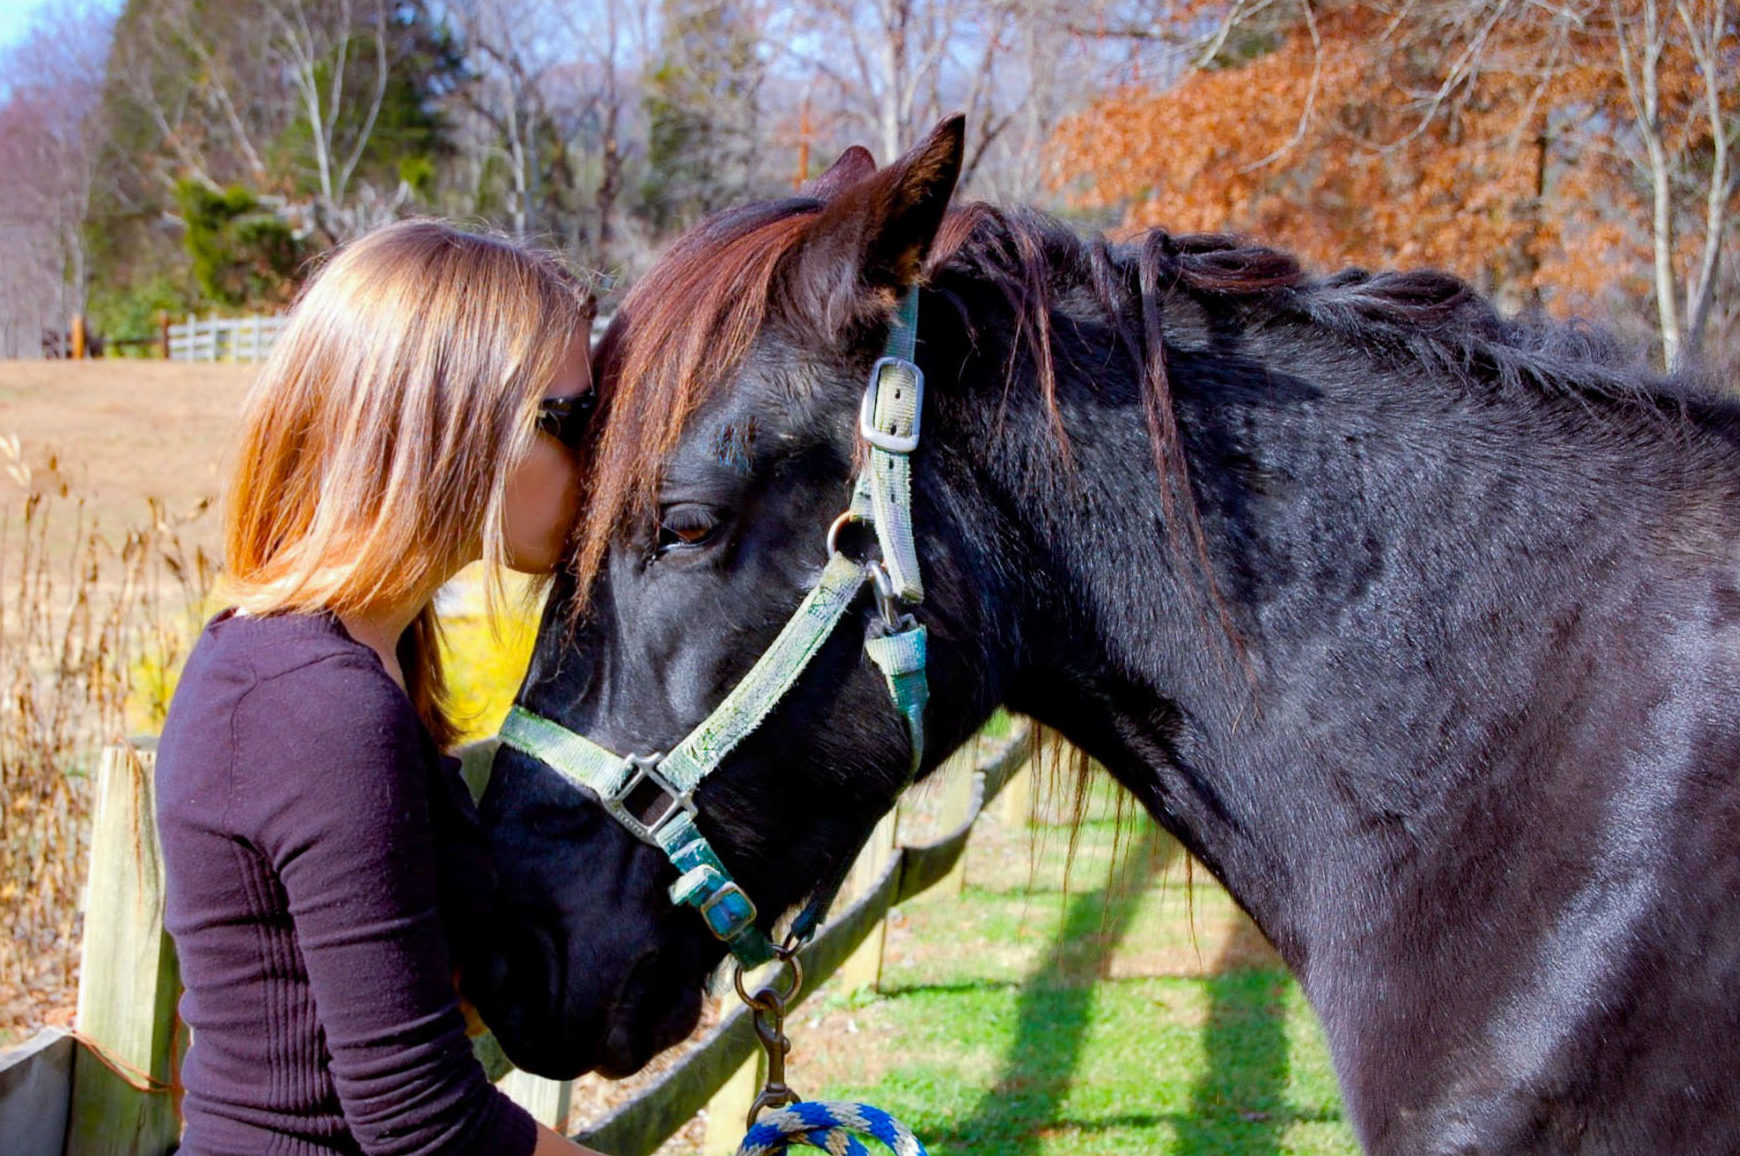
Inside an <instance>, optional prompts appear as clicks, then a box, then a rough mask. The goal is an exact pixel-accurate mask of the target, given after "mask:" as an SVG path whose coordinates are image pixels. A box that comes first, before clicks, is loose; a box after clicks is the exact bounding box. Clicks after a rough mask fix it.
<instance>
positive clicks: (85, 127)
mask: <svg viewBox="0 0 1740 1156" xmlns="http://www.w3.org/2000/svg"><path fill="white" fill-rule="evenodd" d="M112 28H113V20H112V18H109V17H106V16H104V15H102V14H100V13H98V12H96V11H94V10H92V9H88V8H87V9H80V10H76V11H73V12H58V13H56V14H55V15H54V16H53V17H52V18H51V19H46V20H43V21H41V22H39V23H38V24H37V25H36V26H35V27H34V28H33V29H32V30H31V32H30V33H29V34H28V35H27V36H26V37H25V39H24V40H23V41H22V42H21V43H20V44H18V45H17V46H16V47H14V48H13V49H12V50H11V51H10V52H9V53H8V54H7V56H6V58H5V59H4V60H3V61H0V72H4V74H5V75H6V76H7V77H8V80H9V84H8V89H7V93H6V98H5V101H4V103H3V104H0V356H10V357H18V356H24V355H34V354H35V353H36V352H37V351H38V349H39V348H40V346H39V345H38V338H39V336H40V331H41V330H42V329H43V328H45V327H55V328H59V327H62V326H64V325H65V324H66V322H67V319H68V318H69V317H70V315H71V314H73V313H82V312H84V309H85V291H86V285H87V278H88V272H87V268H88V260H87V254H86V249H85V239H84V234H83V228H82V226H83V224H84V218H85V213H86V210H87V208H88V206H89V203H90V195H91V184H92V180H93V176H94V171H95V158H96V149H95V147H94V141H93V113H94V112H95V110H96V107H97V102H98V100H99V98H100V96H101V93H102V76H103V59H104V56H105V55H106V53H107V51H108V44H109V36H110V33H111V31H112Z"/></svg>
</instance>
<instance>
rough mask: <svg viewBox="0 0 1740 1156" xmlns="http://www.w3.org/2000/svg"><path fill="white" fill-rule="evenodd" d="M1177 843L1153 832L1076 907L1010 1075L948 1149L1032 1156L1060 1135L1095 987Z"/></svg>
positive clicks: (1021, 1017) (1036, 975) (1022, 1022)
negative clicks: (1047, 1138)
mask: <svg viewBox="0 0 1740 1156" xmlns="http://www.w3.org/2000/svg"><path fill="white" fill-rule="evenodd" d="M1176 853H1177V844H1176V843H1174V842H1173V841H1172V840H1171V839H1170V838H1168V837H1167V836H1165V835H1163V834H1161V833H1160V831H1159V830H1158V829H1157V828H1155V827H1154V826H1153V825H1152V824H1147V823H1144V824H1143V830H1142V833H1141V834H1140V835H1139V836H1138V837H1136V838H1135V839H1133V840H1132V841H1131V843H1130V846H1129V847H1128V848H1127V849H1126V851H1125V853H1124V855H1123V856H1122V857H1121V859H1120V861H1119V863H1118V866H1117V869H1116V872H1115V874H1114V875H1113V877H1112V879H1111V880H1110V881H1109V882H1108V883H1107V885H1106V886H1105V888H1103V889H1102V890H1100V891H1097V892H1094V893H1092V894H1089V895H1080V896H1077V897H1076V898H1074V899H1072V900H1071V901H1070V904H1069V908H1068V910H1067V912H1066V913H1065V915H1064V922H1063V927H1062V929H1061V930H1060V931H1059V932H1058V936H1057V938H1056V939H1055V940H1054V941H1053V942H1052V945H1051V950H1050V951H1049V952H1048V953H1047V955H1046V957H1045V960H1044V962H1042V963H1041V964H1040V965H1039V967H1038V968H1037V969H1036V970H1035V971H1034V972H1033V973H1032V974H1031V975H1029V976H1028V977H1027V979H1026V981H1025V983H1023V984H1022V986H1021V998H1020V1000H1019V1002H1018V1004H1017V1008H1016V1027H1015V1039H1014V1042H1013V1044H1011V1046H1010V1049H1009V1054H1008V1056H1007V1057H1006V1058H1005V1060H1004V1064H1003V1072H1002V1075H1001V1076H1000V1077H999V1078H998V1080H997V1083H996V1085H995V1086H994V1087H993V1088H992V1089H991V1091H990V1092H989V1093H988V1094H986V1095H985V1096H984V1097H983V1098H982V1099H981V1100H980V1101H979V1103H978V1104H976V1105H974V1107H973V1111H972V1112H971V1114H969V1115H968V1116H967V1118H966V1119H964V1120H962V1121H961V1122H960V1123H959V1124H958V1125H956V1126H955V1127H953V1128H950V1129H948V1130H946V1131H944V1132H941V1133H939V1134H938V1135H937V1136H936V1139H937V1140H938V1141H939V1142H940V1144H939V1146H942V1145H946V1146H948V1147H950V1148H955V1149H959V1150H964V1151H968V1152H975V1153H978V1152H984V1153H996V1154H998V1156H1023V1154H1030V1153H1034V1152H1037V1151H1038V1150H1039V1146H1040V1143H1041V1140H1042V1139H1043V1136H1044V1133H1045V1131H1046V1130H1048V1129H1050V1128H1051V1127H1053V1125H1054V1122H1055V1121H1056V1119H1057V1115H1058V1112H1059V1110H1060V1109H1061V1107H1062V1105H1063V1099H1064V1097H1065V1096H1066V1095H1067V1094H1068V1092H1069V1087H1070V1080H1071V1076H1072V1075H1073V1074H1074V1072H1075V1068H1076V1065H1077V1063H1079V1061H1080V1059H1081V1053H1082V1048H1083V1046H1084V1045H1085V1044H1086V1042H1087V1034H1088V1026H1089V1025H1088V1021H1089V1016H1090V1013H1091V1012H1092V1009H1093V999H1094V984H1095V982H1096V981H1097V980H1099V979H1100V978H1101V977H1103V976H1104V975H1105V974H1106V972H1107V970H1108V968H1109V966H1110V964H1111V961H1112V955H1113V953H1114V952H1115V951H1116V950H1117V947H1118V943H1119V942H1120V941H1121V940H1122V939H1123V937H1124V933H1125V932H1126V931H1127V930H1128V929H1129V925H1130V920H1131V919H1132V918H1133V917H1134V915H1135V913H1136V909H1137V908H1138V907H1139V906H1140V904H1141V902H1142V896H1143V893H1144V891H1145V890H1146V887H1147V885H1148V883H1149V882H1150V881H1151V880H1152V879H1153V877H1154V875H1155V874H1157V873H1158V872H1159V870H1160V869H1161V868H1162V867H1163V866H1164V865H1165V864H1166V862H1167V860H1168V859H1169V858H1170V857H1171V856H1172V855H1173V854H1176Z"/></svg>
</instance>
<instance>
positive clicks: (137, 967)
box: [0, 727, 1032, 1156]
mask: <svg viewBox="0 0 1740 1156" xmlns="http://www.w3.org/2000/svg"><path fill="white" fill-rule="evenodd" d="M463 753H464V761H465V763H466V766H467V771H468V774H467V778H468V780H472V781H475V775H476V772H477V771H478V770H480V769H481V767H482V766H483V765H484V764H486V763H487V761H488V760H489V759H491V758H492V757H493V755H494V745H493V743H479V744H476V745H474V746H472V747H471V748H469V749H468V750H466V751H465V752H463ZM1031 753H1032V740H1031V738H1030V735H1029V732H1028V731H1027V730H1026V728H1024V727H1021V728H1017V730H1016V731H1015V732H1014V733H1013V734H1011V735H1010V736H1008V737H1007V738H1004V739H1001V740H991V739H982V740H975V741H974V742H972V743H969V744H968V745H967V746H966V747H963V748H962V750H961V751H960V752H957V754H956V756H955V757H954V758H953V759H951V760H950V762H949V763H948V764H947V765H945V766H944V768H942V769H941V770H939V771H938V772H937V774H938V775H939V776H942V777H943V789H944V792H945V793H944V799H943V811H944V815H943V822H944V824H945V825H946V833H945V834H943V835H942V836H941V837H940V838H938V839H936V840H935V841H934V842H930V843H926V844H924V845H922V846H896V845H895V832H896V829H897V822H898V814H899V809H898V808H897V809H896V811H895V812H894V813H891V814H890V815H889V816H888V817H887V818H886V819H884V820H883V822H882V823H881V824H879V825H878V827H877V830H876V833H875V834H874V835H873V836H872V838H871V840H870V843H869V844H868V845H867V846H866V847H865V849H864V851H863V852H862V854H861V855H860V857H859V860H858V863H857V865H856V867H855V868H854V870H853V874H852V877H851V879H849V881H848V884H847V887H846V889H845V890H844V891H843V892H842V894H841V899H840V900H839V901H838V902H837V903H836V907H835V911H834V913H833V915H832V916H831V918H830V919H829V920H828V922H827V923H826V924H825V925H824V926H823V928H822V931H821V933H820V934H819V935H818V936H817V937H816V939H815V940H814V941H813V942H812V943H810V944H809V946H808V947H806V948H805V949H804V951H803V953H802V961H803V968H804V973H805V976H806V987H805V992H806V993H808V992H813V991H814V990H815V988H816V987H817V986H819V985H820V984H821V983H822V982H823V981H824V980H826V979H828V978H829V977H831V976H838V977H839V978H840V980H841V982H842V983H843V984H844V985H846V986H847V987H849V988H854V989H855V988H860V987H864V986H870V985H874V984H875V983H876V982H877V980H878V977H879V976H880V973H881V965H882V944H883V934H884V930H885V922H884V921H885V917H886V915H887V913H888V911H889V909H890V908H891V907H894V906H896V905H898V904H900V903H904V902H905V901H906V900H908V899H910V898H912V897H913V896H915V895H918V894H920V893H922V892H924V891H926V890H929V889H930V888H931V887H934V886H936V885H937V884H938V883H942V882H944V881H945V880H952V881H954V882H955V884H956V885H957V886H958V884H959V880H960V878H961V872H962V868H963V866H964V859H963V856H964V854H965V851H966V846H967V841H968V838H969V836H970V835H971V833H972V827H973V823H974V821H975V820H976V819H977V818H978V816H979V814H980V812H981V811H982V810H983V809H984V807H985V805H986V804H987V803H988V802H989V801H990V800H991V799H992V798H993V797H995V796H996V795H997V794H998V792H999V791H1001V790H1002V789H1003V788H1004V786H1005V785H1006V784H1008V783H1010V781H1011V780H1012V779H1015V781H1016V782H1017V783H1019V784H1021V785H1022V789H1021V790H1018V791H1011V792H1009V795H1008V801H1012V802H1013V803H1014V805H1013V806H1012V807H1011V808H1010V810H1009V812H1007V813H1008V814H1009V815H1011V817H1019V818H1024V817H1025V816H1026V814H1027V809H1028V808H1027V802H1026V799H1027V786H1026V784H1027V780H1028V778H1029V776H1028V775H1025V774H1023V775H1021V776H1020V777H1019V778H1015V776H1016V774H1017V772H1019V771H1021V769H1022V768H1023V767H1024V766H1025V765H1026V763H1027V762H1028V759H1029V757H1030V755H1031ZM154 763H155V754H154V752H153V751H152V750H150V749H149V746H148V744H146V749H137V748H134V747H116V748H111V749H109V750H108V751H105V752H104V756H103V760H102V763H101V766H100V768H99V771H98V775H97V784H96V805H95V814H94V818H93V824H92V835H91V869H90V876H89V882H88V885H87V886H88V893H87V894H88V899H87V903H86V908H85V931H84V945H83V955H82V957H81V963H80V972H79V975H80V984H79V999H78V1011H77V1020H76V1023H77V1033H76V1036H75V1035H69V1034H67V1033H64V1032H60V1031H57V1030H54V1029H47V1030H45V1031H43V1032H40V1033H38V1035H37V1036H36V1037H34V1038H33V1039H32V1040H31V1041H30V1042H29V1043H27V1044H26V1045H24V1046H23V1047H21V1048H18V1049H16V1050H14V1051H11V1052H8V1053H6V1054H5V1055H3V1056H0V1138H3V1143H0V1147H3V1148H4V1150H5V1152H6V1153H8V1154H9V1156H163V1154H165V1153H167V1152H170V1151H171V1150H172V1149H173V1148H174V1146H175V1144H176V1141H177V1138H178V1136H179V1134H180V1128H179V1123H178V1120H177V1116H176V1104H175V1101H174V1098H173V1096H172V1095H171V1094H170V1089H171V1087H172V1085H173V1084H174V1071H175V1069H176V1067H177V1066H178V1065H179V1062H180V1056H181V1054H182V1053H184V1052H185V1049H186V1046H187V1035H186V1032H184V1031H180V1030H178V1029H179V1023H178V1021H177V1019H176V1015H175V1010H176V1001H177V999H178V997H179V993H180V987H181V985H180V972H179V968H178V966H177V963H176V959H175V952H174V948H173V945H172V944H171V942H170V939H169V936H168V934H167V932H165V931H164V929H163V903H162V895H163V891H162V887H163V867H162V862H161V860H160V858H159V852H158V846H157V833H156V823H155V803H154V797H153V784H152V770H153V767H154ZM800 1001H801V997H800ZM477 1050H478V1056H479V1058H480V1059H481V1060H482V1061H483V1063H484V1067H485V1069H486V1070H487V1071H489V1073H490V1078H491V1079H494V1080H496V1081H498V1083H499V1084H500V1086H501V1087H502V1088H503V1089H504V1090H505V1091H506V1092H507V1093H508V1094H509V1095H510V1096H512V1097H513V1098H514V1099H515V1100H516V1101H518V1102H519V1103H521V1104H523V1105H524V1106H525V1107H526V1108H527V1109H528V1110H529V1111H531V1112H532V1114H533V1115H534V1116H536V1117H537V1118H538V1119H539V1120H540V1121H542V1122H544V1123H548V1124H551V1125H553V1126H558V1127H559V1126H561V1125H562V1124H563V1123H564V1122H565V1121H566V1118H567V1116H568V1108H569V1094H570V1086H569V1085H568V1084H567V1083H565V1082H558V1081H552V1080H545V1079H541V1078H539V1077H536V1076H532V1075H530V1074H528V1073H525V1072H519V1071H515V1070H513V1068H512V1065H511V1064H509V1063H508V1062H507V1060H506V1058H505V1057H504V1056H503V1055H502V1053H501V1049H500V1047H499V1046H497V1045H496V1044H495V1042H494V1040H493V1039H491V1038H489V1037H487V1036H486V1037H484V1038H483V1039H482V1040H480V1041H478V1042H477ZM759 1062H760V1048H759V1045H758V1044H757V1042H756V1039H755V1034H754V1030H753V1025H752V1023H751V1021H750V1018H749V1016H748V1014H747V1009H746V1008H744V1007H741V1006H739V1007H737V1008H736V1009H735V1010H734V1011H733V1012H731V1013H730V1014H728V1015H726V1016H725V1017H724V1018H723V1020H722V1021H721V1022H720V1023H719V1024H718V1025H717V1026H716V1027H715V1028H713V1030H712V1031H711V1032H710V1033H709V1034H708V1035H707V1036H706V1037H705V1038H704V1039H703V1040H701V1041H700V1042H699V1043H698V1044H697V1045H695V1046H694V1047H693V1048H691V1049H690V1050H689V1051H688V1052H687V1054H686V1055H685V1056H684V1057H683V1058H682V1060H681V1061H680V1062H679V1063H677V1064H675V1065H673V1066H672V1067H671V1068H670V1069H669V1070H668V1071H666V1072H665V1073H664V1074H663V1075H662V1076H661V1077H660V1078H659V1079H658V1081H657V1082H656V1083H654V1084H652V1085H650V1086H649V1087H647V1088H646V1089H644V1090H643V1091H642V1092H641V1093H640V1094H639V1095H637V1096H635V1097H634V1098H633V1099H632V1100H630V1101H628V1102H626V1103H623V1104H621V1105H619V1106H617V1107H616V1108H615V1109H614V1110H613V1111H611V1112H610V1113H609V1114H608V1115H607V1116H605V1117H604V1118H603V1119H601V1120H598V1121H595V1122H593V1123H591V1124H590V1125H588V1126H587V1127H585V1128H584V1129H583V1130H582V1131H580V1132H579V1133H578V1135H577V1137H576V1138H577V1139H579V1140H580V1141H581V1142H582V1143H585V1144H587V1145H589V1146H590V1147H593V1148H597V1149H599V1150H600V1151H602V1152H607V1153H610V1154H611V1156H650V1154H651V1153H652V1152H653V1151H654V1150H655V1149H657V1148H658V1147H659V1145H660V1144H662V1143H663V1142H664V1141H665V1140H666V1139H668V1138H669V1137H670V1136H671V1135H673V1134H674V1133H675V1132H676V1131H677V1130H678V1129H680V1128H682V1127H683V1126H684V1125H685V1124H687V1123H688V1122H689V1121H690V1120H692V1119H693V1118H694V1116H695V1114H696V1112H697V1111H699V1110H700V1109H702V1108H709V1112H708V1121H709V1132H708V1137H707V1143H706V1150H707V1152H708V1153H709V1156H711V1154H712V1153H715V1152H722V1153H730V1152H732V1151H735V1148H736V1143H737V1140H738V1139H739V1138H741V1135H742V1121H743V1117H744V1115H745V1114H746V1113H747V1111H748V1108H749V1104H750V1102H751V1100H753V1098H754V1095H755V1092H756V1090H757V1089H758V1087H759V1083H760V1079H761V1076H760V1070H759Z"/></svg>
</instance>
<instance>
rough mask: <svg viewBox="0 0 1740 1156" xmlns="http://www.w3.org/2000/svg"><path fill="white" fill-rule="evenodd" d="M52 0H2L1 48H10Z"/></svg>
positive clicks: (0, 12)
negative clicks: (32, 19)
mask: <svg viewBox="0 0 1740 1156" xmlns="http://www.w3.org/2000/svg"><path fill="white" fill-rule="evenodd" d="M50 2H51V0H0V48H9V47H11V46H12V45H13V44H15V43H16V42H17V41H18V38H19V37H21V36H23V35H24V30H25V29H27V28H29V27H30V20H31V17H33V16H35V15H36V13H37V12H39V11H41V10H42V9H44V8H47V7H48V6H49V4H50Z"/></svg>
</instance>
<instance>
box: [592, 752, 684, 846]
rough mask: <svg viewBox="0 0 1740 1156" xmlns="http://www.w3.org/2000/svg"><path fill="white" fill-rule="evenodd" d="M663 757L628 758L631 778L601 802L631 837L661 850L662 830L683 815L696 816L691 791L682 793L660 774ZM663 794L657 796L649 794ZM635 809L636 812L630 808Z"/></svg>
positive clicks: (624, 780)
mask: <svg viewBox="0 0 1740 1156" xmlns="http://www.w3.org/2000/svg"><path fill="white" fill-rule="evenodd" d="M663 758H664V756H663V755H628V756H627V757H625V758H624V759H623V760H622V762H623V766H624V767H625V768H627V772H628V773H627V774H626V775H624V776H623V779H622V782H621V783H619V784H618V785H617V788H616V789H615V790H614V791H612V792H610V793H609V794H608V795H604V794H601V795H600V797H599V799H600V801H601V802H602V803H603V804H604V809H605V810H606V811H609V812H610V814H611V815H612V816H613V817H614V818H615V819H616V821H617V822H618V823H621V824H622V825H623V826H624V827H627V828H628V831H629V833H630V834H632V835H633V836H634V837H635V838H636V839H639V840H640V841H641V842H643V843H651V844H652V845H653V846H654V847H658V846H659V845H660V844H659V841H658V834H657V832H658V830H659V828H661V827H663V826H664V825H665V823H666V822H668V821H669V820H670V818H671V816H673V815H675V814H677V813H678V812H679V811H687V812H688V813H689V814H690V815H691V816H693V815H694V814H695V800H694V798H693V796H692V794H691V793H690V792H688V791H679V790H677V788H676V787H674V786H672V785H671V782H670V780H669V779H667V778H665V777H664V776H663V775H661V774H659V769H658V767H659V762H660V761H661V760H662V759H663ZM648 787H651V788H653V789H655V790H657V791H658V792H659V794H657V795H654V794H651V793H650V792H648V791H647V790H646V788H648ZM631 807H632V808H633V809H632V810H631V809H630V808H631Z"/></svg>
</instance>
